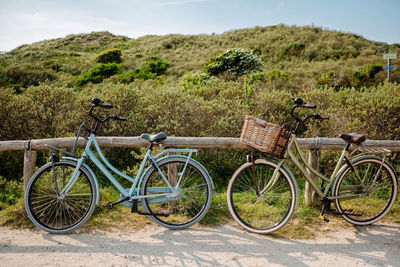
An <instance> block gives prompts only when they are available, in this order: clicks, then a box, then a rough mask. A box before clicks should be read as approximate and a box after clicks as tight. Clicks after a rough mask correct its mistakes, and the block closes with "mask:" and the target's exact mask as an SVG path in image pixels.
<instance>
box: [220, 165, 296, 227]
mask: <svg viewBox="0 0 400 267" xmlns="http://www.w3.org/2000/svg"><path fill="white" fill-rule="evenodd" d="M275 169H276V164H273V163H271V162H267V161H260V160H257V161H256V163H255V166H254V172H253V167H252V164H251V163H247V164H244V165H242V167H241V168H239V169H238V171H237V172H236V173H235V174H234V175H233V177H232V179H231V181H230V183H229V186H228V196H227V197H228V206H229V210H230V212H231V215H232V217H233V218H234V219H235V220H236V222H238V223H239V224H240V225H241V226H243V227H244V228H245V229H247V230H248V231H251V232H255V233H262V234H269V233H272V232H274V231H277V230H279V229H280V228H282V227H283V226H284V225H285V224H286V223H287V222H288V221H289V220H290V218H291V217H292V216H293V213H294V210H295V208H296V203H297V187H296V185H295V183H294V182H293V181H292V179H291V178H290V177H289V176H288V175H287V174H286V173H285V172H282V171H281V172H280V176H279V179H278V180H277V181H276V183H275V184H274V185H273V186H270V187H269V188H268V190H267V191H265V193H263V194H260V192H261V191H262V190H263V188H265V187H266V185H268V184H269V183H270V182H271V180H272V176H273V173H274V171H275ZM254 173H255V175H256V177H257V178H256V179H254ZM255 181H256V182H257V183H255ZM257 192H258V194H257Z"/></svg>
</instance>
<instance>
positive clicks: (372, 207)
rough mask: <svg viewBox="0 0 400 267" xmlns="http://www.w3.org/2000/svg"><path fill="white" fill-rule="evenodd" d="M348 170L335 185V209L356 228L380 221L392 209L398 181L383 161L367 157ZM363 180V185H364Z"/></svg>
mask: <svg viewBox="0 0 400 267" xmlns="http://www.w3.org/2000/svg"><path fill="white" fill-rule="evenodd" d="M353 167H354V169H352V168H351V167H347V168H346V169H345V170H344V171H343V172H342V174H341V175H340V177H339V179H338V182H337V184H336V186H335V195H336V196H339V197H340V198H338V199H336V200H335V206H336V209H337V210H338V212H339V213H341V215H342V217H343V218H344V219H345V220H347V221H348V222H350V223H353V224H356V225H368V224H372V223H374V222H376V221H378V220H380V219H381V218H382V217H383V216H384V215H385V214H386V213H387V212H388V211H389V210H390V208H391V207H392V205H393V203H394V200H395V197H396V194H397V178H396V176H395V174H394V172H393V170H392V169H391V168H390V167H389V166H388V165H387V164H386V163H383V164H382V160H381V159H376V158H365V159H362V160H359V161H358V162H356V163H354V164H353ZM361 181H362V182H361Z"/></svg>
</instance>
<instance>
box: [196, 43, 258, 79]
mask: <svg viewBox="0 0 400 267" xmlns="http://www.w3.org/2000/svg"><path fill="white" fill-rule="evenodd" d="M262 65H263V64H262V61H261V60H260V59H259V58H257V57H256V56H255V55H253V54H252V53H251V52H250V51H247V50H244V49H229V50H228V51H226V52H225V53H223V54H221V55H218V56H216V57H214V58H212V59H211V60H209V61H208V62H207V63H206V64H205V66H204V71H205V72H206V73H207V74H209V75H213V76H217V75H221V74H223V73H224V72H230V73H232V74H233V75H234V76H235V77H239V76H241V75H244V74H247V73H252V72H256V71H260V70H261V67H262Z"/></svg>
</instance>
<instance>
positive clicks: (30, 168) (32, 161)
mask: <svg viewBox="0 0 400 267" xmlns="http://www.w3.org/2000/svg"><path fill="white" fill-rule="evenodd" d="M35 165H36V151H34V150H28V149H26V150H25V154H24V190H25V188H26V187H27V185H28V183H29V180H30V179H31V177H32V175H33V174H34V173H35Z"/></svg>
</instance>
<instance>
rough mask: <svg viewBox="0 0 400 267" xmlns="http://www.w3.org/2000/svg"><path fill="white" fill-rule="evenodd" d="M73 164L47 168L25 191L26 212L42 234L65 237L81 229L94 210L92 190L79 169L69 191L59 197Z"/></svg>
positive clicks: (92, 186)
mask: <svg viewBox="0 0 400 267" xmlns="http://www.w3.org/2000/svg"><path fill="white" fill-rule="evenodd" d="M74 170H75V165H74V164H68V163H55V164H54V167H53V166H52V165H51V164H49V165H48V166H47V168H44V169H43V170H42V171H41V172H40V173H39V174H38V175H36V176H35V177H33V178H32V181H31V182H30V184H29V185H28V188H27V197H26V209H27V212H28V215H29V217H30V219H31V220H32V221H33V222H34V224H36V225H37V226H39V227H40V228H42V229H43V230H45V231H48V232H51V233H66V232H69V231H72V230H74V229H76V228H78V227H79V226H81V225H82V224H83V223H84V222H85V221H86V220H87V219H88V218H89V217H90V215H91V213H92V212H93V209H94V206H95V196H94V192H95V189H94V188H95V187H94V183H93V182H92V180H91V179H90V178H89V175H88V174H87V173H86V172H85V171H83V170H82V169H81V170H80V172H79V177H78V180H77V181H76V183H75V184H74V186H73V187H72V188H71V190H70V191H69V192H68V193H67V194H65V195H64V196H61V195H60V194H57V192H61V190H62V189H63V188H64V187H65V186H66V185H67V183H68V181H69V179H70V178H71V176H72V173H73V172H74Z"/></svg>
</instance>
